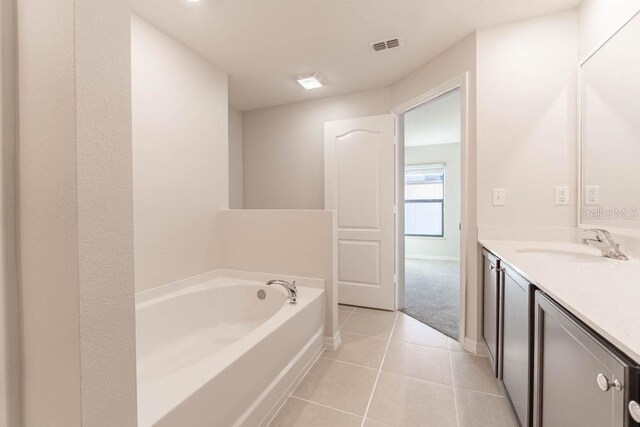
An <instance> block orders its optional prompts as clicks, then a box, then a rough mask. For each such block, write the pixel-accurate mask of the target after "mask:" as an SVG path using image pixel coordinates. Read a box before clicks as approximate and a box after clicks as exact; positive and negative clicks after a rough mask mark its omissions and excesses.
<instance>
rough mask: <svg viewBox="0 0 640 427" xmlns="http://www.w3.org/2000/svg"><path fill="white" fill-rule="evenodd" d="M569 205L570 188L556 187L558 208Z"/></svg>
mask: <svg viewBox="0 0 640 427" xmlns="http://www.w3.org/2000/svg"><path fill="white" fill-rule="evenodd" d="M568 204H569V187H556V206H566V205H568Z"/></svg>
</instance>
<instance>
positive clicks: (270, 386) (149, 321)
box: [136, 277, 324, 427]
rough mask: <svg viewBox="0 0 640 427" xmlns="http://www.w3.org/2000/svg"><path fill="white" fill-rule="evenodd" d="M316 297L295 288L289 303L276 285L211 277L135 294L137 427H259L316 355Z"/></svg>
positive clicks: (319, 307) (319, 303) (319, 302)
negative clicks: (262, 292) (294, 299)
mask: <svg viewBox="0 0 640 427" xmlns="http://www.w3.org/2000/svg"><path fill="white" fill-rule="evenodd" d="M260 289H264V290H265V291H266V298H265V299H264V300H260V299H259V298H258V297H257V292H258V290H260ZM323 294H324V290H322V289H314V288H309V287H299V288H298V303H297V304H295V305H291V304H289V303H288V302H289V301H288V299H287V298H286V292H285V290H284V289H283V288H282V287H280V286H277V287H276V286H270V287H267V286H265V285H264V282H262V281H250V280H246V279H236V278H228V277H218V278H214V279H209V280H206V281H204V282H202V283H199V284H192V285H189V286H185V285H184V283H183V284H181V285H176V286H174V285H169V286H165V287H163V288H161V289H160V290H154V291H153V292H152V293H148V292H147V293H143V294H141V295H139V296H138V300H137V303H136V328H137V330H136V339H137V365H138V423H139V425H140V426H151V425H153V426H221V427H229V426H257V425H261V424H264V423H265V422H266V420H267V418H268V416H270V414H271V412H272V410H273V409H274V407H276V406H277V405H278V404H279V402H281V398H282V397H283V395H284V394H285V392H286V391H287V389H288V388H289V387H290V386H291V385H292V384H293V382H294V381H295V379H296V377H297V376H298V375H299V374H300V373H301V372H302V371H303V370H304V368H305V366H307V365H308V364H309V363H310V362H311V361H312V359H313V358H314V356H315V355H316V354H317V353H318V352H319V351H320V350H321V348H322V332H323V324H324V296H323Z"/></svg>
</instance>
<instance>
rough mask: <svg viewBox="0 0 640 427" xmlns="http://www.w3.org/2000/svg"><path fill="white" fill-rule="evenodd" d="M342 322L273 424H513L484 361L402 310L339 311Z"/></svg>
mask: <svg viewBox="0 0 640 427" xmlns="http://www.w3.org/2000/svg"><path fill="white" fill-rule="evenodd" d="M339 323H340V330H341V335H342V340H343V342H342V345H341V346H340V348H339V349H338V351H336V352H331V351H325V352H324V353H323V355H322V357H321V358H320V359H318V361H317V362H316V364H315V365H314V366H313V368H312V369H311V370H310V371H309V373H308V374H307V375H306V377H305V378H304V379H303V380H302V382H301V383H300V385H299V386H298V387H297V388H296V389H295V390H294V392H293V393H292V395H291V396H290V397H289V399H288V400H287V402H286V403H285V405H284V406H283V407H282V409H281V410H280V412H279V413H278V415H277V416H276V417H275V418H274V420H273V421H272V422H271V424H270V426H272V427H276V426H278V427H281V426H288V427H294V426H295V427H306V426H311V425H313V426H332V427H340V426H354V427H358V426H365V427H377V426H412V427H413V426H422V425H429V426H452V427H456V426H458V427H467V426H487V425H491V426H493V427H502V426H509V427H510V426H514V425H515V424H514V423H513V421H512V418H511V415H510V413H509V409H508V406H507V402H506V401H505V399H504V397H503V396H502V394H501V392H500V388H499V386H498V382H497V380H496V379H495V378H494V377H493V374H492V372H491V368H490V366H489V362H488V359H487V358H485V357H481V356H476V355H473V354H470V353H468V352H466V351H465V350H464V349H462V347H461V346H460V345H459V344H458V343H457V342H456V341H454V340H452V339H451V338H448V337H446V336H445V335H443V334H441V333H440V332H438V331H436V330H435V329H432V328H430V327H429V326H426V325H424V324H422V323H420V322H418V321H416V320H414V319H412V318H411V317H409V316H407V315H405V314H404V313H400V312H386V311H378V310H370V309H362V308H354V307H349V306H340V312H339Z"/></svg>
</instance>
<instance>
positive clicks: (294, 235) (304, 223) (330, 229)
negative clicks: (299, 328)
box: [219, 209, 338, 338]
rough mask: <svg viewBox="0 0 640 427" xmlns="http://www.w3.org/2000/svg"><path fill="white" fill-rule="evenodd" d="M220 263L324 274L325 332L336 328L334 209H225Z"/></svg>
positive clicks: (275, 271) (247, 268) (304, 274)
mask: <svg viewBox="0 0 640 427" xmlns="http://www.w3.org/2000/svg"><path fill="white" fill-rule="evenodd" d="M219 221H220V230H221V231H222V247H223V250H222V267H224V268H228V269H233V270H244V271H256V272H259V273H273V274H274V275H276V276H277V275H278V274H281V275H288V276H300V277H307V278H314V279H324V280H325V291H326V310H327V318H326V322H325V336H326V337H330V338H332V337H333V336H334V334H335V333H336V332H337V331H338V317H337V315H338V313H337V310H336V311H334V308H337V304H338V293H337V292H336V289H337V288H336V287H337V281H336V279H337V260H336V254H337V249H336V247H335V245H336V239H335V233H336V231H335V227H336V226H335V221H336V220H335V214H334V213H333V212H332V211H322V210H251V209H245V210H230V211H221V212H220V215H219Z"/></svg>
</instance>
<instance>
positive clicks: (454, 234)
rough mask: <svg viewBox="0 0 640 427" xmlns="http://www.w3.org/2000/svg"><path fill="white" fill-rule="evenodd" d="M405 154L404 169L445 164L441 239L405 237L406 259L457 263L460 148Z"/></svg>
mask: <svg viewBox="0 0 640 427" xmlns="http://www.w3.org/2000/svg"><path fill="white" fill-rule="evenodd" d="M458 111H459V110H458ZM405 132H407V133H408V132H410V129H407V130H405ZM404 153H405V154H404V163H405V165H425V164H429V163H444V164H445V181H444V182H445V190H444V194H445V219H444V238H440V237H413V236H406V237H405V257H406V258H416V259H440V258H442V259H460V231H459V229H458V224H459V223H460V144H437V145H423V146H419V147H408V148H405V151H404Z"/></svg>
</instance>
